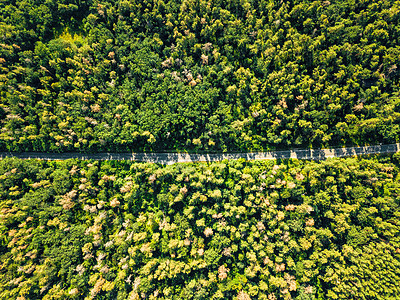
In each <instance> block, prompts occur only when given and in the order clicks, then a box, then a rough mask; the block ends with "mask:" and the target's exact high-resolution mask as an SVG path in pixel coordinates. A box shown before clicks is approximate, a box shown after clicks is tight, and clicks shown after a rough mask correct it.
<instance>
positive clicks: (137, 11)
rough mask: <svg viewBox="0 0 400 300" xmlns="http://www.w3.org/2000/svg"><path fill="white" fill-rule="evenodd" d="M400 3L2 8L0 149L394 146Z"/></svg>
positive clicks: (184, 0) (21, 4)
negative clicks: (370, 144)
mask: <svg viewBox="0 0 400 300" xmlns="http://www.w3.org/2000/svg"><path fill="white" fill-rule="evenodd" d="M399 12H400V7H399V3H398V1H382V0H380V1H372V0H367V1H348V0H342V1H308V0H302V1H298V0H296V1H284V2H282V3H280V2H279V1H247V0H246V1H233V0H227V1H214V2H212V1H211V2H207V1H204V0H201V1H193V0H179V1H177V0H174V1H171V0H165V1H154V0H148V1H137V0H132V1H127V0H124V1H100V2H98V1H97V2H93V1H72V0H71V1H70V0H68V1H67V0H63V1H54V0H50V1H42V0H17V1H2V3H1V4H0V17H1V20H2V21H1V22H0V119H1V120H2V122H1V132H0V150H10V151H26V150H34V151H47V152H61V151H92V152H95V151H158V150H188V151H228V150H240V151H259V150H266V149H275V148H289V147H300V146H302V147H310V146H313V147H328V146H340V145H356V144H358V145H364V144H368V143H379V142H383V143H389V142H398V141H399V140H398V136H399V133H400V125H399V120H400V118H399V116H400V114H399V112H400V111H399V107H400V105H399V103H400V102H399V78H400V76H399V74H400V73H399V71H398V68H399V56H400V50H399V46H398V45H399V43H400V40H399V36H400V33H399V32H400V31H399V30H400V29H399V25H398V24H399V15H400V13H399Z"/></svg>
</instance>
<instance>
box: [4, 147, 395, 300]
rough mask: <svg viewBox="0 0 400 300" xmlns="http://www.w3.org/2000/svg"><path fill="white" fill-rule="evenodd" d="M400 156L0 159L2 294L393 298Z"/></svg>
mask: <svg viewBox="0 0 400 300" xmlns="http://www.w3.org/2000/svg"><path fill="white" fill-rule="evenodd" d="M399 166H400V165H399V162H398V157H397V156H396V155H395V156H393V157H377V158H368V159H361V158H359V159H355V158H346V159H328V160H326V161H323V162H307V161H298V160H289V161H283V162H280V163H278V162H276V161H255V162H246V161H244V160H239V161H224V162H219V163H211V164H203V163H198V164H175V165H170V166H158V165H155V164H147V163H133V162H117V161H107V162H96V161H79V160H67V161H57V162H51V161H48V162H46V161H37V160H18V159H4V160H1V161H0V199H1V200H0V212H1V218H0V261H1V264H0V270H1V272H0V298H1V299H140V298H146V299H156V298H161V299H205V298H210V299H233V298H237V299H290V298H291V299H396V298H398V295H399V293H400V290H399V285H398V282H399V280H400V272H399V270H400V240H399V236H400V234H399V232H400V223H399V217H400V207H399V203H400V201H399V194H400V182H399Z"/></svg>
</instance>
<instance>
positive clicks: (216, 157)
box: [0, 143, 400, 164]
mask: <svg viewBox="0 0 400 300" xmlns="http://www.w3.org/2000/svg"><path fill="white" fill-rule="evenodd" d="M399 151H400V143H397V144H389V145H372V146H364V147H349V148H333V149H296V150H286V151H270V152H250V153H218V154H196V153H74V152H70V153H43V152H21V153H15V152H0V159H1V158H4V157H17V158H22V159H30V158H35V159H44V160H65V159H71V158H76V159H82V160H88V159H93V160H133V161H142V162H151V163H158V164H174V163H178V162H212V161H222V160H225V159H239V158H244V159H246V160H270V159H285V158H297V159H308V160H323V159H326V158H328V157H344V156H355V155H363V154H377V153H394V152H399Z"/></svg>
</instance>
